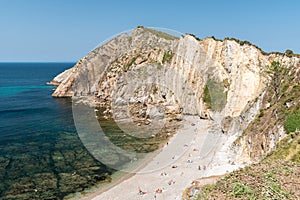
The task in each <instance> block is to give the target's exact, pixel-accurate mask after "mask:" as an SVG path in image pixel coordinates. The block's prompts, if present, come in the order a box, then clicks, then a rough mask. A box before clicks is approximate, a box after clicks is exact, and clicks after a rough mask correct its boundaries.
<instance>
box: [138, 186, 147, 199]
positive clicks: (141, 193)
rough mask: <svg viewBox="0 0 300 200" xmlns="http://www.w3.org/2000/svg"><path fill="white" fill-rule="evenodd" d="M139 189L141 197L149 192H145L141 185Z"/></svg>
mask: <svg viewBox="0 0 300 200" xmlns="http://www.w3.org/2000/svg"><path fill="white" fill-rule="evenodd" d="M138 189H139V193H138V194H139V195H140V197H142V196H144V195H145V194H147V192H143V191H142V190H141V188H140V187H139V188H138Z"/></svg>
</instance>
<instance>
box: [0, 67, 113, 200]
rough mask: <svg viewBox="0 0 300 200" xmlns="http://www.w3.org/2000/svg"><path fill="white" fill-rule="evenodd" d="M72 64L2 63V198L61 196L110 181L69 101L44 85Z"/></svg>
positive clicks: (0, 88) (0, 108)
mask: <svg viewBox="0 0 300 200" xmlns="http://www.w3.org/2000/svg"><path fill="white" fill-rule="evenodd" d="M73 64H74V63H1V64H0V199H63V198H64V197H65V196H66V195H68V194H70V193H74V192H78V191H82V190H84V189H85V188H88V187H91V186H93V185H95V184H97V183H99V182H101V181H105V180H109V175H110V174H111V172H112V170H110V169H108V168H107V167H106V166H104V165H102V164H101V163H100V162H99V161H97V160H95V159H94V158H93V157H92V156H91V155H90V154H89V152H88V151H87V150H86V149H85V147H84V146H83V145H82V143H81V141H80V139H79V138H78V135H77V133H76V129H75V126H74V121H73V117H72V104H71V100H70V99H67V98H65V99H55V98H52V97H51V93H52V92H53V89H54V88H53V87H51V86H46V85H45V83H46V82H47V81H50V80H51V79H52V78H53V77H54V76H55V75H56V74H58V73H60V72H62V71H63V70H65V69H67V68H69V67H71V66H73Z"/></svg>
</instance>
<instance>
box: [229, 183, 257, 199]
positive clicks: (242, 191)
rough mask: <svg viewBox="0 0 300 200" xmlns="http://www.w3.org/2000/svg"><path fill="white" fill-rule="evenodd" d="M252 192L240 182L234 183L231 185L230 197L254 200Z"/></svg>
mask: <svg viewBox="0 0 300 200" xmlns="http://www.w3.org/2000/svg"><path fill="white" fill-rule="evenodd" d="M253 195H254V191H253V190H252V189H251V188H250V187H248V186H246V185H245V184H243V183H240V182H234V183H232V185H231V196H233V197H247V199H254V196H253Z"/></svg>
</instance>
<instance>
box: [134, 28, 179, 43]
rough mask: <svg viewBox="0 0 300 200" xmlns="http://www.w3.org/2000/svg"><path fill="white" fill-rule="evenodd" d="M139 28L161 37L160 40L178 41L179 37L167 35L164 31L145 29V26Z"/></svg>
mask: <svg viewBox="0 0 300 200" xmlns="http://www.w3.org/2000/svg"><path fill="white" fill-rule="evenodd" d="M137 28H143V29H144V30H146V31H148V32H150V33H152V34H154V35H156V36H158V37H160V38H164V39H166V40H175V39H178V37H175V36H173V35H170V34H167V33H165V32H162V31H158V30H154V29H151V28H146V27H143V26H138V27H137Z"/></svg>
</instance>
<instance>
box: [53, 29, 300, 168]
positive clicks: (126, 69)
mask: <svg viewBox="0 0 300 200" xmlns="http://www.w3.org/2000/svg"><path fill="white" fill-rule="evenodd" d="M273 61H280V63H282V64H283V65H285V66H287V67H289V68H291V69H293V70H294V71H295V69H297V68H298V69H299V65H300V59H299V58H298V57H293V56H287V55H284V54H278V53H270V54H266V53H264V52H262V51H261V50H260V49H258V48H257V47H255V46H254V45H251V44H248V43H240V42H239V41H236V40H233V39H225V40H223V41H220V40H215V39H214V38H206V39H204V40H200V39H198V38H196V37H195V36H193V35H190V34H187V35H184V36H181V37H179V38H176V37H173V36H170V35H168V34H165V33H162V32H159V31H155V30H151V29H148V28H143V27H139V28H136V29H135V30H133V31H132V32H131V33H129V34H121V35H119V36H118V37H116V38H114V39H112V40H110V41H109V42H107V43H106V44H104V45H103V46H100V47H98V48H96V49H94V50H93V51H92V52H90V53H89V54H88V55H87V56H86V57H84V58H82V59H81V60H80V61H79V62H78V63H77V64H76V65H75V66H74V67H73V68H71V69H69V70H67V71H65V72H63V73H62V74H60V75H58V76H57V77H55V78H54V80H53V81H52V83H54V84H56V85H58V87H57V88H56V90H55V92H54V93H53V96H54V97H73V98H74V100H77V101H81V102H83V103H87V104H89V105H93V106H104V107H107V112H110V113H111V114H112V115H113V116H114V118H115V119H117V120H122V119H126V118H128V117H130V116H128V115H133V116H135V118H136V119H143V120H147V119H150V120H149V121H151V120H153V119H157V120H158V121H159V120H160V119H162V118H166V116H169V118H168V117H167V119H168V120H171V118H172V119H174V118H176V119H178V120H180V115H181V114H187V115H199V116H200V117H201V118H205V119H210V118H211V119H213V113H214V112H219V113H222V114H223V116H224V117H223V118H222V120H221V121H220V122H218V123H219V124H220V126H222V131H223V132H224V133H225V134H229V135H235V136H236V137H237V138H238V137H240V136H241V135H242V133H243V132H244V130H245V129H246V128H247V127H248V125H249V123H251V122H252V121H253V120H254V119H255V116H256V115H257V114H258V113H259V110H260V109H261V108H262V107H263V106H265V105H266V104H267V103H268V102H266V101H264V95H265V93H266V91H267V88H268V85H269V83H270V79H271V76H270V74H268V73H266V70H267V66H269V65H270V64H271V62H273ZM298 71H299V70H298ZM207 94H208V95H209V98H204V97H205V95H207ZM127 111H129V112H127ZM128 113H129V114H128ZM170 116H171V117H170ZM213 120H214V119H213ZM137 123H139V122H138V120H137ZM278 127H279V129H282V124H281V125H280V124H278ZM249 134H250V133H249ZM251 134H254V133H253V132H252V133H251ZM272 134H273V135H274V137H273V138H274V139H273V141H272V142H273V143H277V142H278V141H279V140H280V138H281V137H279V136H278V135H280V134H281V135H282V134H284V131H283V132H282V131H277V132H272ZM246 137H248V136H247V135H242V136H241V138H240V139H239V141H238V142H237V143H236V144H235V146H234V147H233V150H234V151H235V152H236V154H237V155H238V156H240V158H244V159H240V161H241V162H250V161H252V160H253V158H254V157H256V156H254V155H255V152H254V154H253V152H251V149H253V148H252V147H254V146H251V145H250V146H249V144H248V143H247V140H246V139H243V138H246ZM267 138H269V137H265V139H267ZM252 143H253V141H252ZM254 143H255V142H254ZM273 147H274V145H273V146H272V145H269V146H268V147H265V148H267V149H264V151H263V152H264V153H267V152H268V151H269V150H270V149H271V148H273ZM250 152H251V155H250ZM264 153H259V156H258V157H261V156H262V155H263V154H264Z"/></svg>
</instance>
